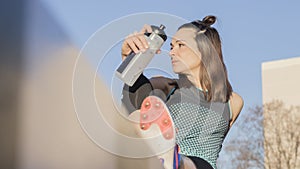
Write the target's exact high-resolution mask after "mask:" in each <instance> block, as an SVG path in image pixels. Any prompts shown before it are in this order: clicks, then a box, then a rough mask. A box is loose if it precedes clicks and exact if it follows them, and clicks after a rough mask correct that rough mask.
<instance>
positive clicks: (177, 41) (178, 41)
mask: <svg viewBox="0 0 300 169" xmlns="http://www.w3.org/2000/svg"><path fill="white" fill-rule="evenodd" d="M180 42H185V40H180V39H178V40H176V41H175V43H180ZM170 45H171V46H172V45H173V43H172V42H171V43H170Z"/></svg>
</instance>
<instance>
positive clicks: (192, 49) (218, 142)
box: [122, 16, 243, 169]
mask: <svg viewBox="0 0 300 169" xmlns="http://www.w3.org/2000/svg"><path fill="white" fill-rule="evenodd" d="M215 21H216V17H215V16H206V17H205V18H203V20H201V21H200V20H196V21H193V22H190V23H186V24H184V25H182V26H180V27H179V28H178V30H177V32H176V34H175V35H174V37H173V38H172V41H171V44H170V45H171V50H170V53H169V55H170V58H171V63H172V67H173V71H174V72H175V73H177V74H178V77H179V78H178V79H168V78H164V77H155V78H151V79H147V78H146V77H145V76H144V75H141V76H140V77H139V79H138V80H137V82H136V83H135V84H134V85H133V86H132V87H129V86H126V85H125V86H124V91H123V102H124V103H125V105H126V106H127V109H128V110H129V111H134V110H136V109H140V108H141V105H142V103H143V100H144V99H145V98H147V97H148V96H149V95H151V93H152V94H153V90H154V89H161V91H163V93H164V94H165V96H162V95H160V97H161V98H162V99H163V100H164V101H165V103H166V105H167V107H168V110H169V112H170V116H171V119H172V120H173V121H174V125H175V128H176V144H177V145H178V151H179V155H180V159H179V160H180V168H197V169H206V168H207V169H212V168H213V169H216V161H217V158H218V155H219V152H220V151H221V147H222V143H223V140H224V138H225V136H226V134H227V132H228V130H229V128H230V127H231V126H232V124H233V123H234V121H235V120H236V119H237V117H238V115H239V113H240V111H241V109H242V107H243V99H242V98H241V97H240V96H239V95H238V94H236V93H234V92H233V91H232V87H231V84H230V83H229V80H228V76H227V70H226V66H225V64H224V61H223V55H222V48H221V40H220V37H219V34H218V32H217V30H216V29H215V28H213V27H211V25H212V24H214V23H215ZM151 31H152V30H151V27H150V26H149V25H145V26H144V28H143V29H142V30H141V32H139V33H134V34H132V35H130V36H128V37H127V38H126V39H125V41H124V43H123V45H122V57H123V59H125V58H126V56H127V55H128V54H129V53H130V52H132V51H133V52H135V53H138V52H143V51H145V50H147V48H148V44H147V41H146V40H145V38H144V36H143V34H144V33H145V32H151ZM158 52H159V51H158ZM191 164H192V165H191Z"/></svg>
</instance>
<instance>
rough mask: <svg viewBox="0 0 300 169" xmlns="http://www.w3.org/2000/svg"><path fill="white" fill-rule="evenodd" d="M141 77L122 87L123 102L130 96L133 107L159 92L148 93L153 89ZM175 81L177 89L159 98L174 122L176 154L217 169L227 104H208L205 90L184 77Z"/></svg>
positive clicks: (226, 118)
mask: <svg viewBox="0 0 300 169" xmlns="http://www.w3.org/2000/svg"><path fill="white" fill-rule="evenodd" d="M144 78H145V77H142V79H143V80H141V78H140V80H139V81H138V82H137V84H139V85H134V86H133V87H128V86H127V90H126V85H125V87H124V89H125V90H124V91H125V92H124V91H123V101H126V99H124V98H126V96H127V97H129V98H130V97H131V98H130V100H131V104H132V101H137V98H139V99H141V95H142V96H143V97H145V96H146V95H147V94H145V93H148V92H150V93H148V94H149V95H153V94H154V95H158V94H157V93H158V92H156V93H155V92H154V93H153V92H152V93H151V90H152V91H153V89H152V88H150V89H149V84H148V83H150V82H149V81H148V82H147V80H146V79H144ZM142 81H145V82H142ZM176 81H177V87H175V88H174V89H173V90H171V92H170V93H169V95H168V96H167V97H164V98H163V97H162V96H161V95H159V96H160V97H161V98H162V99H163V100H165V101H166V105H167V107H168V108H169V111H170V114H171V116H172V119H173V121H174V124H175V127H176V131H177V133H176V143H177V145H178V146H179V154H182V155H185V156H194V157H199V158H202V159H204V160H205V161H207V162H208V163H209V164H210V165H211V166H212V167H213V168H214V169H216V162H217V158H218V155H219V153H220V151H221V148H222V143H223V141H224V138H225V136H226V134H227V132H228V130H229V121H230V119H231V111H230V106H229V103H218V102H207V101H206V100H205V97H204V94H203V92H204V91H202V90H200V89H198V88H196V87H195V86H193V85H192V84H191V83H190V82H189V81H188V80H187V79H186V78H179V79H177V80H176ZM147 86H148V87H147ZM139 89H141V90H139ZM126 91H130V92H129V93H128V92H126ZM128 94H129V95H130V94H131V96H129V95H128ZM137 95H138V96H137ZM124 96H125V97H124ZM139 102H140V101H139ZM127 104H128V101H127ZM133 104H135V105H134V106H133V107H135V108H137V109H138V108H139V107H138V106H139V104H140V103H137V102H136V103H133ZM127 106H128V105H127Z"/></svg>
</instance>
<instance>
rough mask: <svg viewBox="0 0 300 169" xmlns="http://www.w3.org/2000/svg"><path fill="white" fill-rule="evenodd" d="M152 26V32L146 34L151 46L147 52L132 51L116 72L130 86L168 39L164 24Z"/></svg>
mask: <svg viewBox="0 0 300 169" xmlns="http://www.w3.org/2000/svg"><path fill="white" fill-rule="evenodd" d="M151 28H152V33H145V35H144V36H145V38H146V40H147V42H148V45H149V48H148V49H147V50H146V51H145V52H139V53H134V52H131V53H130V54H129V55H128V56H127V57H126V59H125V60H124V61H123V62H122V63H121V65H120V66H119V67H118V68H117V70H116V72H115V74H116V76H117V77H118V78H120V79H121V80H122V81H123V82H124V83H126V84H127V85H129V86H132V85H133V84H134V83H135V82H136V80H137V79H138V77H139V76H140V75H141V74H142V73H143V71H144V69H145V68H146V66H147V65H148V64H149V63H150V61H151V59H152V58H153V56H154V55H155V53H156V51H157V50H158V49H160V48H161V46H162V45H163V44H164V42H165V41H166V40H167V35H166V34H165V32H164V29H165V26H164V25H160V27H157V26H154V25H152V26H151Z"/></svg>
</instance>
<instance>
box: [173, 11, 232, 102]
mask: <svg viewBox="0 0 300 169" xmlns="http://www.w3.org/2000/svg"><path fill="white" fill-rule="evenodd" d="M215 21H216V17H215V16H212V15H209V16H206V17H204V18H203V19H202V21H200V20H196V21H193V22H190V23H186V24H184V25H182V26H180V27H179V28H178V30H179V29H182V28H193V29H196V36H195V41H196V43H197V46H198V50H199V51H200V53H201V67H200V84H201V86H202V87H203V88H204V89H205V90H207V92H204V95H205V98H206V100H207V101H216V102H223V103H224V102H227V101H228V100H229V97H230V95H231V93H232V86H231V84H230V82H229V80H228V75H227V69H226V66H225V63H224V60H223V54H222V46H221V39H220V36H219V33H218V31H217V30H216V29H215V28H213V27H211V25H212V24H214V23H215Z"/></svg>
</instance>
